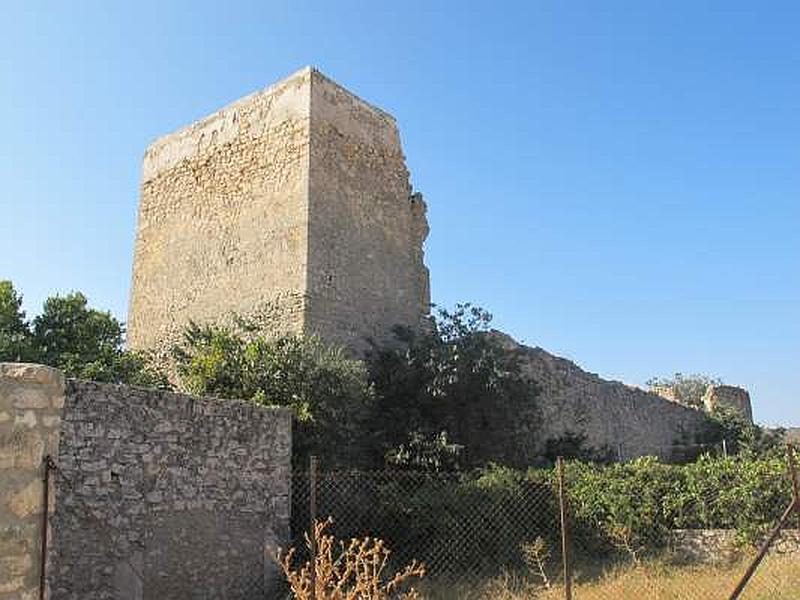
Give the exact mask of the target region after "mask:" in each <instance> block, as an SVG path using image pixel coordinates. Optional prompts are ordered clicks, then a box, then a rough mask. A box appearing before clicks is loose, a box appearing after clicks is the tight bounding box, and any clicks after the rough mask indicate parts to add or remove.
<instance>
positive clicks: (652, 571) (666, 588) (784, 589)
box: [419, 554, 800, 600]
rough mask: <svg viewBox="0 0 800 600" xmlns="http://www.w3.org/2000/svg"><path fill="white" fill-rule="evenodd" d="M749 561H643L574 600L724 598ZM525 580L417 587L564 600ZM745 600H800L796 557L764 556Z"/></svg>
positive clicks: (473, 599) (431, 594)
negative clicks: (720, 563)
mask: <svg viewBox="0 0 800 600" xmlns="http://www.w3.org/2000/svg"><path fill="white" fill-rule="evenodd" d="M747 564H748V561H747V560H742V561H740V562H737V563H735V564H733V565H728V566H711V565H702V566H700V565H698V566H675V565H668V564H665V563H661V562H646V563H643V564H642V565H641V566H639V567H619V568H616V569H614V570H610V571H607V572H605V573H603V574H602V575H600V576H598V577H596V578H593V579H589V580H584V581H580V580H579V581H577V582H576V583H575V584H574V585H573V597H574V598H575V600H609V599H613V600H643V599H647V600H691V599H697V600H706V599H708V600H716V599H721V598H727V596H728V594H730V592H731V591H732V590H733V587H734V585H736V582H737V581H738V579H739V577H740V576H741V575H742V573H744V571H745V568H746V567H747ZM533 581H535V580H533V579H531V578H530V577H528V576H526V575H519V574H513V573H506V574H503V575H501V576H499V577H496V578H494V579H491V580H489V581H483V582H478V581H475V582H473V583H471V584H469V583H464V582H457V581H456V582H454V581H443V580H435V579H433V578H429V579H427V580H423V583H422V584H421V585H420V586H419V591H420V594H421V596H422V598H425V599H427V600H455V599H458V600H531V599H535V600H562V599H563V598H564V591H563V588H562V587H561V585H553V586H552V587H551V588H550V589H546V588H544V587H543V586H542V585H540V584H539V583H538V581H536V582H535V583H534V582H533ZM742 598H743V599H744V600H797V599H798V598H800V555H797V554H789V555H782V556H770V557H767V558H766V559H765V560H764V562H763V563H762V564H761V566H760V567H759V569H758V571H756V574H755V575H754V577H753V579H752V580H751V582H750V585H749V586H748V588H746V590H745V593H744V594H743V595H742Z"/></svg>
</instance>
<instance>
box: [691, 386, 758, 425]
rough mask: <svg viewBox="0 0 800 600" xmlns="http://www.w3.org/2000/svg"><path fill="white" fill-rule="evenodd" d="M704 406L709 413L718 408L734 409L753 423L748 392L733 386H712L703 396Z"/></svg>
mask: <svg viewBox="0 0 800 600" xmlns="http://www.w3.org/2000/svg"><path fill="white" fill-rule="evenodd" d="M703 406H705V409H706V410H707V411H708V412H712V411H713V410H714V409H716V408H732V409H733V410H736V411H738V412H739V413H741V415H742V416H743V417H744V418H745V419H747V420H748V421H750V422H751V423H752V421H753V408H752V406H751V404H750V394H749V393H748V392H747V390H745V389H743V388H740V387H735V386H732V385H710V386H708V389H707V390H706V393H705V394H704V395H703Z"/></svg>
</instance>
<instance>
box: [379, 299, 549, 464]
mask: <svg viewBox="0 0 800 600" xmlns="http://www.w3.org/2000/svg"><path fill="white" fill-rule="evenodd" d="M433 320H434V323H433V327H432V329H431V331H429V332H427V333H420V334H416V335H415V334H413V333H412V332H410V331H408V330H402V329H398V330H397V331H396V334H397V337H398V343H397V344H396V345H395V346H392V347H374V348H373V349H372V352H371V353H370V355H369V357H368V363H369V371H370V379H371V381H372V382H373V384H374V386H375V391H376V396H377V405H376V410H375V412H374V413H373V421H372V425H371V429H372V430H373V431H374V432H376V439H377V440H378V441H379V444H380V446H379V447H378V448H376V459H377V460H376V462H377V461H380V460H381V459H382V458H383V457H384V456H385V455H387V453H388V454H390V455H391V454H395V455H396V454H397V452H398V450H399V449H400V447H401V446H402V445H406V446H407V444H408V443H409V439H408V435H409V434H410V433H412V432H414V433H415V434H417V435H419V436H421V438H422V439H428V440H430V439H433V438H435V436H437V435H440V434H441V432H445V434H446V436H447V439H448V441H449V443H450V444H456V445H458V446H462V447H463V452H461V453H460V454H459V456H458V461H457V463H454V464H458V465H460V466H461V467H464V468H473V467H480V466H484V465H486V464H488V463H489V462H491V461H496V462H502V463H504V464H510V465H516V466H523V465H526V464H529V462H530V460H531V458H532V457H533V453H534V447H535V434H536V428H537V427H538V423H539V422H540V416H539V412H538V407H537V404H536V396H537V392H538V390H537V388H536V385H535V384H534V383H532V382H531V381H529V380H527V379H526V378H524V377H523V376H522V374H521V372H520V364H519V360H518V356H517V354H516V353H515V352H514V351H513V350H509V349H508V348H506V347H504V346H503V345H502V343H501V342H500V341H499V339H498V337H497V336H496V335H493V334H492V333H491V332H490V331H489V330H488V327H489V323H490V322H491V315H490V314H489V313H488V312H486V311H485V310H483V309H480V308H478V307H475V306H472V305H470V304H460V305H457V306H456V308H455V309H454V310H453V311H447V310H444V309H440V310H439V311H438V312H437V314H436V316H435V317H434V319H433Z"/></svg>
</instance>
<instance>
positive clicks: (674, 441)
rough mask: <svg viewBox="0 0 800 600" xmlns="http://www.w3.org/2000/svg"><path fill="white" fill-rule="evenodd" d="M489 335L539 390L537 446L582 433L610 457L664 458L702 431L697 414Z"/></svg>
mask: <svg viewBox="0 0 800 600" xmlns="http://www.w3.org/2000/svg"><path fill="white" fill-rule="evenodd" d="M494 335H496V336H497V339H498V340H500V341H501V342H502V343H504V344H506V346H507V347H509V348H512V349H516V350H517V351H518V352H519V355H520V360H521V366H522V371H523V373H524V374H525V375H527V376H528V377H530V378H532V379H533V380H534V381H536V382H537V383H538V384H539V386H540V390H541V391H540V395H539V398H538V400H537V402H538V406H539V407H540V411H541V419H542V425H541V432H540V434H539V438H540V440H541V442H542V443H545V442H546V441H547V440H548V439H558V438H560V437H562V436H564V435H565V434H567V433H570V434H582V435H585V436H586V442H585V443H586V445H587V446H588V447H593V448H595V449H598V450H601V449H607V450H609V451H611V453H612V454H613V455H614V456H615V457H616V458H622V459H623V460H626V459H629V458H633V457H636V456H643V455H654V456H658V457H660V458H662V459H664V460H670V459H672V458H675V457H676V456H675V453H676V452H678V451H679V450H680V448H679V446H681V445H685V444H691V443H693V442H694V441H695V440H696V438H697V436H700V435H702V434H703V433H704V432H705V431H706V430H707V427H708V423H709V422H708V417H707V416H706V415H705V414H704V413H703V412H702V411H700V410H695V409H693V408H688V407H685V406H682V405H680V404H676V403H675V402H671V401H669V400H666V399H664V398H662V397H661V396H658V395H656V394H652V393H650V392H646V391H644V390H642V389H640V388H637V387H633V386H629V385H625V384H624V383H621V382H618V381H608V380H605V379H602V378H600V377H598V376H597V375H595V374H593V373H588V372H586V371H584V370H583V369H581V368H580V367H578V366H577V365H576V364H575V363H573V362H571V361H569V360H566V359H564V358H561V357H558V356H554V355H552V354H550V353H548V352H546V351H545V350H542V349H541V348H530V347H528V346H523V345H520V344H517V343H516V342H515V341H514V340H512V339H511V338H510V337H509V336H506V335H504V334H499V333H495V334H494Z"/></svg>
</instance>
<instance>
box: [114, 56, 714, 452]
mask: <svg viewBox="0 0 800 600" xmlns="http://www.w3.org/2000/svg"><path fill="white" fill-rule="evenodd" d="M427 234H428V224H427V220H426V217H425V203H424V202H423V200H422V197H421V196H420V195H419V194H415V193H413V190H412V188H411V185H410V183H409V173H408V170H407V168H406V165H405V160H404V156H403V152H402V149H401V146H400V139H399V133H398V130H397V125H396V123H395V121H394V119H393V118H392V117H391V116H390V115H388V114H387V113H385V112H383V111H382V110H380V109H378V108H375V107H373V106H371V105H370V104H368V103H366V102H364V101H363V100H361V99H359V98H358V97H356V96H355V95H353V94H352V93H350V92H348V91H347V90H345V89H343V88H342V87H341V86H339V85H338V84H336V83H335V82H333V81H331V80H330V79H328V78H326V77H325V76H323V75H322V74H320V73H319V72H318V71H316V70H315V69H313V68H305V69H302V70H301V71H298V72H297V73H295V74H294V75H291V76H290V77H288V78H286V79H284V80H283V81H281V82H279V83H276V84H275V85H272V86H270V87H268V88H266V89H265V90H263V91H260V92H256V93H254V94H252V95H250V96H247V97H245V98H242V99H241V100H238V101H236V102H234V103H232V104H230V105H228V106H226V107H225V108H223V109H221V110H219V111H218V112H216V113H214V114H213V115H211V116H209V117H207V118H206V119H203V120H201V121H198V122H196V123H194V124H193V125H191V126H189V127H186V128H184V129H181V130H179V131H177V132H175V133H172V134H170V135H167V136H165V137H163V138H161V139H159V140H157V141H155V142H154V143H153V144H152V145H151V146H150V147H149V148H148V149H147V151H146V152H145V156H144V165H143V171H142V184H141V198H140V206H139V220H138V228H137V234H136V245H135V256H134V269H133V282H132V291H131V305H130V316H129V321H128V342H129V345H130V346H131V347H132V348H138V349H151V350H156V351H159V350H160V351H162V352H163V351H165V350H166V349H168V348H169V347H170V346H171V345H173V344H174V343H175V342H176V341H178V340H179V339H180V335H181V332H182V330H183V329H184V327H185V326H186V325H187V324H188V323H189V322H190V321H193V322H196V323H200V324H206V323H225V322H226V321H229V320H230V319H231V318H232V317H233V316H234V315H238V316H241V317H245V318H248V319H254V320H256V321H257V322H259V324H261V325H265V326H268V327H270V328H271V329H272V331H273V332H274V333H276V334H304V335H305V334H318V335H319V336H320V337H322V338H323V339H324V340H325V341H327V342H329V343H334V344H337V345H343V346H345V347H347V348H349V349H350V350H351V351H353V352H354V353H355V354H360V353H362V352H363V350H364V349H365V348H367V347H368V341H369V340H374V341H376V342H378V343H381V342H386V341H387V340H389V339H391V332H392V329H393V328H394V327H395V326H397V325H402V326H406V327H410V328H412V329H416V328H418V327H420V326H421V325H422V324H424V323H425V322H426V319H427V317H428V315H429V306H430V298H429V284H428V270H427V268H426V267H425V264H424V261H423V242H424V241H425V238H426V237H427ZM501 337H503V336H501ZM503 340H504V341H503V343H504V344H506V345H508V346H509V348H512V349H514V350H515V351H516V352H517V353H518V354H519V356H520V357H521V359H522V362H523V364H522V370H523V372H524V373H526V374H527V375H528V376H530V377H531V378H532V379H534V380H535V381H536V382H537V383H538V384H539V385H540V388H541V393H540V397H539V402H538V404H539V405H540V406H541V413H542V414H541V420H542V422H541V423H540V424H539V425H538V426H537V427H538V430H537V432H536V435H535V438H536V444H535V445H536V449H535V451H536V452H541V451H542V450H543V446H544V444H545V443H546V441H547V440H549V439H558V438H560V437H562V436H565V435H570V434H580V435H583V436H585V440H586V443H587V444H589V445H591V446H592V447H595V448H610V449H611V450H613V451H614V452H615V454H616V455H617V456H619V457H620V458H622V457H626V458H627V457H632V456H640V455H643V454H655V455H658V456H662V457H663V458H667V459H668V458H670V456H671V452H672V447H673V446H674V445H675V444H678V443H681V444H685V443H692V442H693V441H694V440H695V439H696V438H698V437H699V436H702V434H703V431H704V429H705V428H706V427H707V425H708V421H707V417H706V415H705V414H704V413H703V412H702V411H700V410H696V409H695V408H689V407H686V406H682V405H680V404H677V403H675V402H671V401H669V400H668V399H665V398H663V397H662V396H660V395H658V394H656V393H651V392H648V391H644V390H640V389H638V388H634V387H631V386H626V385H624V384H622V383H619V382H613V381H606V380H604V379H602V378H600V377H598V376H597V375H594V374H592V373H588V372H586V371H584V370H582V369H580V368H579V367H578V366H577V365H575V364H574V363H572V362H570V361H567V360H565V359H562V358H559V357H557V356H553V355H551V354H549V353H547V352H546V351H544V350H542V349H540V348H528V347H526V346H522V345H519V344H517V343H516V342H514V341H513V340H512V339H511V338H508V337H507V336H505V337H503Z"/></svg>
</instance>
